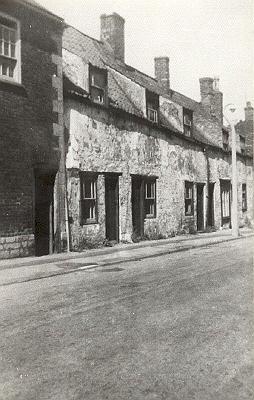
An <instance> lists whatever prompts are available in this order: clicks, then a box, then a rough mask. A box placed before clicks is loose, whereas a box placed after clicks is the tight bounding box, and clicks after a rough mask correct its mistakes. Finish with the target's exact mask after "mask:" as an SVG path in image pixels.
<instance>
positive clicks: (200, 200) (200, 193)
mask: <svg viewBox="0 0 254 400" xmlns="http://www.w3.org/2000/svg"><path fill="white" fill-rule="evenodd" d="M197 230H198V231H203V230H204V184H203V183H197Z"/></svg>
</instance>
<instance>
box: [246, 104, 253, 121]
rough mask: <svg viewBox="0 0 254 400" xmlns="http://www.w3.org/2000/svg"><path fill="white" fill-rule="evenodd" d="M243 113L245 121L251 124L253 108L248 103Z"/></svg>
mask: <svg viewBox="0 0 254 400" xmlns="http://www.w3.org/2000/svg"><path fill="white" fill-rule="evenodd" d="M244 111H245V121H252V122H253V107H252V105H251V102H250V101H247V103H246V107H245V109H244Z"/></svg>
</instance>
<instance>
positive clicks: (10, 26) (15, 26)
mask: <svg viewBox="0 0 254 400" xmlns="http://www.w3.org/2000/svg"><path fill="white" fill-rule="evenodd" d="M0 77H1V78H3V79H6V80H10V81H16V82H20V29H19V23H18V21H16V20H15V19H13V18H11V17H9V16H7V15H4V14H0Z"/></svg>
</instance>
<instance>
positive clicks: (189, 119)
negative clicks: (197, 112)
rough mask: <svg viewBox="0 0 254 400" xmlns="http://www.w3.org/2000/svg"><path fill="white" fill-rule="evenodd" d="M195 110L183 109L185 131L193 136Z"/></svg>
mask: <svg viewBox="0 0 254 400" xmlns="http://www.w3.org/2000/svg"><path fill="white" fill-rule="evenodd" d="M192 125H193V112H192V111H191V110H188V109H187V108H184V109H183V133H184V135H185V136H192Z"/></svg>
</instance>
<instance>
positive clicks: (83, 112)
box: [64, 100, 252, 247]
mask: <svg viewBox="0 0 254 400" xmlns="http://www.w3.org/2000/svg"><path fill="white" fill-rule="evenodd" d="M64 115H65V125H66V131H67V132H68V134H69V143H68V152H67V160H66V166H67V169H68V200H69V213H70V227H71V237H72V245H73V246H74V247H78V242H79V241H82V240H85V239H86V238H88V237H90V238H94V239H95V241H96V240H97V239H98V238H102V239H103V238H105V208H104V207H105V189H104V174H105V173H107V172H115V173H119V174H120V178H119V219H120V221H119V222H120V240H122V241H125V240H127V241H130V240H131V237H132V233H133V232H132V207H131V175H132V174H137V175H147V176H156V177H157V215H156V218H153V219H147V220H145V235H146V236H148V237H156V236H157V237H168V236H172V235H175V234H179V233H183V232H189V231H190V232H193V231H195V230H196V228H197V226H196V197H197V196H196V185H195V186H194V199H195V201H194V215H193V216H190V217H186V216H185V210H184V188H185V181H186V180H187V181H193V182H194V183H204V184H205V197H206V196H207V182H208V179H209V182H213V183H214V184H215V189H214V219H215V227H216V228H217V229H219V228H220V227H221V200H220V179H230V176H231V165H230V155H229V154H227V153H225V152H223V150H220V149H215V148H212V147H205V146H201V145H199V144H197V143H196V142H195V141H193V140H192V139H189V140H188V138H185V137H183V136H182V135H181V134H178V135H177V134H173V133H171V132H170V131H169V130H165V129H164V130H162V129H160V128H158V127H156V126H153V125H152V124H149V123H148V122H146V121H144V120H141V119H140V120H138V119H137V118H134V117H131V116H129V115H126V116H125V115H124V114H122V115H120V114H118V113H117V112H116V111H114V112H111V113H108V111H107V110H106V109H104V108H102V107H96V106H93V105H91V104H89V101H87V102H86V103H84V104H81V103H79V102H77V101H74V100H66V103H65V111H64ZM80 171H94V172H98V173H99V179H98V203H99V206H98V210H99V216H98V224H93V225H85V226H81V225H80V221H79V212H80V210H79V199H80V181H79V172H80ZM238 171H239V185H240V184H241V182H245V181H246V179H247V182H246V183H247V185H248V196H251V188H249V186H251V182H250V181H251V177H252V167H251V164H250V165H247V162H246V160H245V158H239V159H238ZM246 176H247V178H246ZM239 196H240V194H239ZM240 203H241V199H240V198H239V212H240V216H241V219H244V218H245V217H247V216H248V215H249V213H250V212H251V202H250V203H249V208H248V211H247V212H246V215H242V211H241V206H240ZM204 207H205V209H204V215H206V211H207V210H206V207H207V205H206V201H204Z"/></svg>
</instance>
